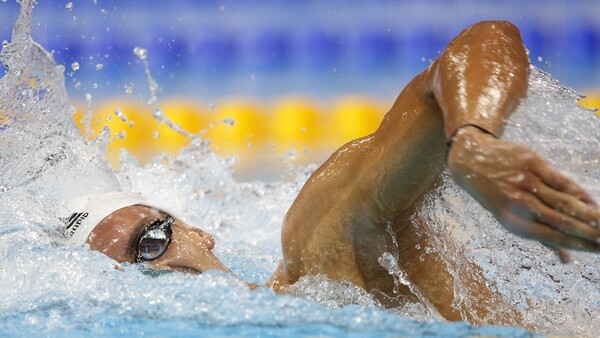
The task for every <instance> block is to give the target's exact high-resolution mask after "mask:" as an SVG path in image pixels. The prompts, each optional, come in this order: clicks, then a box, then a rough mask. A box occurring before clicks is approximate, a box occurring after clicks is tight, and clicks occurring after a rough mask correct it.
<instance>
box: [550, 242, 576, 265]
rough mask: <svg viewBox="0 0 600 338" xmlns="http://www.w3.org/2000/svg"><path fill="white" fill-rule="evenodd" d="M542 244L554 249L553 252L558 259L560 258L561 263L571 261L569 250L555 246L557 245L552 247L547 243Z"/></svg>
mask: <svg viewBox="0 0 600 338" xmlns="http://www.w3.org/2000/svg"><path fill="white" fill-rule="evenodd" d="M544 246H546V247H547V248H549V249H550V250H552V251H554V253H555V254H556V256H557V257H558V259H560V262H561V263H563V264H569V263H571V261H572V260H571V252H570V251H569V250H567V249H562V248H557V247H554V246H552V245H547V244H544Z"/></svg>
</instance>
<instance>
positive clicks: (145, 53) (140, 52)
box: [133, 47, 148, 60]
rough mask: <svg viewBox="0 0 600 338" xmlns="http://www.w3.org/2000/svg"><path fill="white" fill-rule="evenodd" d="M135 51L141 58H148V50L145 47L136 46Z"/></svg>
mask: <svg viewBox="0 0 600 338" xmlns="http://www.w3.org/2000/svg"><path fill="white" fill-rule="evenodd" d="M133 53H134V54H135V55H137V57H138V58H139V59H140V60H146V58H147V57H148V51H147V50H146V49H145V48H141V47H135V48H134V49H133Z"/></svg>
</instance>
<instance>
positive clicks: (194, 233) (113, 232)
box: [88, 205, 229, 272]
mask: <svg viewBox="0 0 600 338" xmlns="http://www.w3.org/2000/svg"><path fill="white" fill-rule="evenodd" d="M163 217H164V215H163V214H161V212H159V211H158V210H156V209H154V208H151V207H147V206H143V205H133V206H129V207H126V208H122V209H120V210H117V211H115V212H113V213H112V214H111V215H110V216H108V217H107V218H105V219H103V220H102V221H101V222H100V223H99V224H98V225H97V226H96V228H94V231H93V232H92V233H91V234H90V237H89V238H88V243H89V244H90V248H91V249H92V250H97V251H100V252H103V253H104V254H106V255H107V256H109V257H111V258H113V259H114V260H116V261H118V262H130V263H132V262H134V261H135V259H136V248H137V243H138V240H139V238H140V236H141V234H142V231H143V229H144V227H145V226H147V225H148V224H150V223H152V222H153V221H155V220H158V219H162V218H163ZM172 230H173V235H172V237H171V243H170V244H169V247H168V249H167V251H166V252H165V253H164V254H163V255H162V256H160V257H159V258H157V259H155V260H152V261H149V262H148V264H149V265H150V266H151V267H152V268H153V269H157V270H160V269H171V270H176V271H184V272H203V271H206V270H210V269H217V270H222V271H229V269H228V268H227V267H226V266H224V265H223V264H222V263H221V262H220V261H219V260H218V259H217V258H216V257H215V256H214V255H213V254H212V251H211V250H212V249H213V248H214V246H215V240H214V238H213V237H212V236H211V235H209V234H207V233H205V232H204V231H202V230H200V229H199V228H196V227H191V226H189V225H187V224H185V223H183V222H181V221H180V220H175V223H173V226H172Z"/></svg>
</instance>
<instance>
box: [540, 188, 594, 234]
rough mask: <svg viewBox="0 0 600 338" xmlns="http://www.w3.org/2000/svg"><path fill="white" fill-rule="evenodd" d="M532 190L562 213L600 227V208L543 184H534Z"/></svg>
mask: <svg viewBox="0 0 600 338" xmlns="http://www.w3.org/2000/svg"><path fill="white" fill-rule="evenodd" d="M532 192H533V194H534V195H535V196H537V197H538V198H539V199H540V200H542V201H543V202H544V203H546V204H548V205H549V206H551V207H552V208H554V209H556V210H558V211H560V212H561V213H563V214H566V215H569V216H572V217H575V218H577V219H579V220H581V221H583V222H585V223H588V224H590V225H593V226H596V227H598V228H600V224H599V222H600V210H598V209H596V208H594V207H592V206H590V205H589V204H586V203H584V202H582V201H581V200H579V199H577V198H576V197H573V196H570V195H568V194H566V193H563V192H559V191H556V190H554V189H552V188H550V187H548V186H545V185H544V184H539V185H536V188H535V189H532Z"/></svg>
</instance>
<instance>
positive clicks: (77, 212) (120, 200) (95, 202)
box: [61, 191, 148, 245]
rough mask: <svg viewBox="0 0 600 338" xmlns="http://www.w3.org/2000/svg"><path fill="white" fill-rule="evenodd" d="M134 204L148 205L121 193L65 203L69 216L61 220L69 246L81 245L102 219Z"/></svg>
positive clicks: (129, 194) (139, 198)
mask: <svg viewBox="0 0 600 338" xmlns="http://www.w3.org/2000/svg"><path fill="white" fill-rule="evenodd" d="M134 204H144V205H148V203H147V202H146V201H145V200H144V198H143V197H142V195H140V194H134V193H127V192H122V191H119V192H110V193H104V194H100V195H98V194H97V195H86V196H80V197H77V198H75V199H73V200H71V201H70V202H68V203H67V209H68V210H69V213H71V214H70V216H68V217H65V218H61V220H62V221H63V223H65V236H66V237H67V238H68V240H69V243H71V244H74V245H77V244H83V243H85V242H86V241H87V239H88V237H89V236H90V234H91V233H92V231H93V230H94V228H95V227H96V225H98V223H100V222H101V221H102V220H103V219H104V218H106V217H107V216H108V215H110V214H112V213H113V212H115V211H117V210H119V209H122V208H125V207H128V206H131V205H134Z"/></svg>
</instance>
